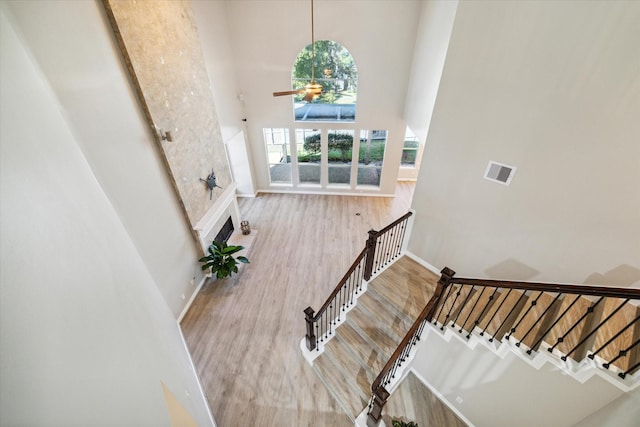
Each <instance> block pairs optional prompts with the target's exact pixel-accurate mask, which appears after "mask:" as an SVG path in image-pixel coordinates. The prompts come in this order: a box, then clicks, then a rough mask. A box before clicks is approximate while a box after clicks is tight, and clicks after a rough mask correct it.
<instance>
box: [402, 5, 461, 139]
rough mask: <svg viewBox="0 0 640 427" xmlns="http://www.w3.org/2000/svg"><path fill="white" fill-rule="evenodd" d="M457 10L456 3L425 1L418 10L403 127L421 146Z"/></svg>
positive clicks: (427, 127) (436, 93)
mask: <svg viewBox="0 0 640 427" xmlns="http://www.w3.org/2000/svg"><path fill="white" fill-rule="evenodd" d="M457 8H458V1H457V0H453V1H448V0H434V1H426V2H424V4H423V6H422V11H421V14H420V25H419V27H418V32H417V36H416V46H415V55H414V57H413V65H412V67H411V80H410V82H409V90H408V91H407V99H406V104H405V115H406V119H407V125H408V126H409V127H410V128H411V130H412V131H413V134H414V135H415V136H416V138H418V141H420V143H421V144H424V143H425V141H426V140H427V133H428V132H429V124H430V122H431V115H432V114H433V107H434V105H435V103H436V97H437V95H438V87H439V85H440V78H441V77H442V69H443V67H444V61H445V57H446V55H447V48H448V47H449V39H450V37H451V30H452V29H453V22H454V20H455V16H456V10H457Z"/></svg>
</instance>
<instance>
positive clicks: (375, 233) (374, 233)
mask: <svg viewBox="0 0 640 427" xmlns="http://www.w3.org/2000/svg"><path fill="white" fill-rule="evenodd" d="M411 215H413V212H407V213H406V214H404V215H403V216H401V217H400V218H398V219H397V220H395V221H393V222H392V223H391V224H389V225H387V226H386V227H384V228H383V229H382V230H380V231H375V230H371V231H370V232H369V233H370V236H372V237H373V238H378V237H379V236H381V235H383V234H384V233H386V232H387V231H389V230H391V229H392V228H393V227H395V226H396V225H398V224H400V223H401V222H402V221H404V220H405V219H407V218H409V217H410V216H411ZM369 249H370V248H369V247H368V246H365V248H364V249H363V250H362V252H360V255H358V256H357V257H356V260H355V261H354V262H353V264H351V267H350V268H349V270H348V271H347V273H346V274H345V275H344V276H343V277H342V279H341V280H340V281H339V282H338V285H337V286H336V287H335V289H334V290H333V292H331V294H330V295H329V297H328V298H327V300H326V301H325V303H324V304H323V305H322V307H320V309H319V310H318V312H317V313H316V314H315V316H313V320H314V321H316V320H318V319H319V318H320V316H321V315H322V314H323V313H324V312H325V311H326V310H327V308H329V306H330V305H331V302H332V301H333V299H334V298H335V296H336V295H338V292H340V289H341V288H342V285H344V282H345V281H346V280H348V279H349V277H350V276H351V274H352V273H353V272H354V270H355V269H356V268H357V267H358V264H359V263H360V261H362V258H363V257H364V256H365V255H367V251H368V250H369Z"/></svg>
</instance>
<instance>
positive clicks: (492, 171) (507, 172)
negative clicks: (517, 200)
mask: <svg viewBox="0 0 640 427" xmlns="http://www.w3.org/2000/svg"><path fill="white" fill-rule="evenodd" d="M515 173H516V168H515V167H513V166H508V165H505V164H502V163H498V162H494V161H493V160H491V161H490V162H489V164H488V165H487V170H486V171H485V172H484V178H485V179H488V180H489V181H493V182H499V183H500V184H504V185H509V184H510V183H511V180H512V179H513V174H515Z"/></svg>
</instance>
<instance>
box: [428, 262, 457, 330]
mask: <svg viewBox="0 0 640 427" xmlns="http://www.w3.org/2000/svg"><path fill="white" fill-rule="evenodd" d="M455 274H456V272H455V271H453V270H452V269H450V268H449V267H445V268H443V269H442V270H441V271H440V279H439V280H438V285H437V286H436V291H435V292H434V293H433V296H432V297H431V301H435V303H434V304H433V306H432V308H431V311H429V314H427V317H426V320H427V322H430V321H432V320H433V315H434V314H435V312H436V309H437V308H438V304H439V303H440V298H441V297H442V295H443V294H444V291H445V289H447V287H448V286H449V285H450V283H451V279H453V276H454V275H455Z"/></svg>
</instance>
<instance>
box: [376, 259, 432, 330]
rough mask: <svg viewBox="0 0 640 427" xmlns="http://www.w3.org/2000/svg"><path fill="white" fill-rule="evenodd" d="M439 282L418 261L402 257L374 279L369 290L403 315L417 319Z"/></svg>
mask: <svg viewBox="0 0 640 427" xmlns="http://www.w3.org/2000/svg"><path fill="white" fill-rule="evenodd" d="M437 282H438V276H437V275H436V274H434V273H432V272H430V271H429V270H427V269H425V268H424V267H423V266H421V265H420V264H418V263H417V262H416V261H414V260H412V259H411V258H408V257H402V258H400V259H399V260H398V261H396V262H395V263H394V264H393V268H392V269H387V270H385V271H384V272H383V273H382V274H380V275H379V276H377V277H376V278H375V279H373V280H372V281H371V282H370V283H369V284H368V287H369V288H373V289H375V291H376V292H377V293H378V294H379V295H381V296H383V297H384V298H385V299H386V300H387V301H389V302H390V303H391V304H393V305H394V306H396V307H397V308H398V310H399V311H400V312H402V313H407V315H408V316H409V317H411V318H412V319H415V318H416V317H417V316H418V315H419V314H420V312H422V309H423V308H424V306H425V305H426V304H427V302H428V301H429V299H430V298H431V297H432V296H433V293H434V291H435V288H436V284H437Z"/></svg>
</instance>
